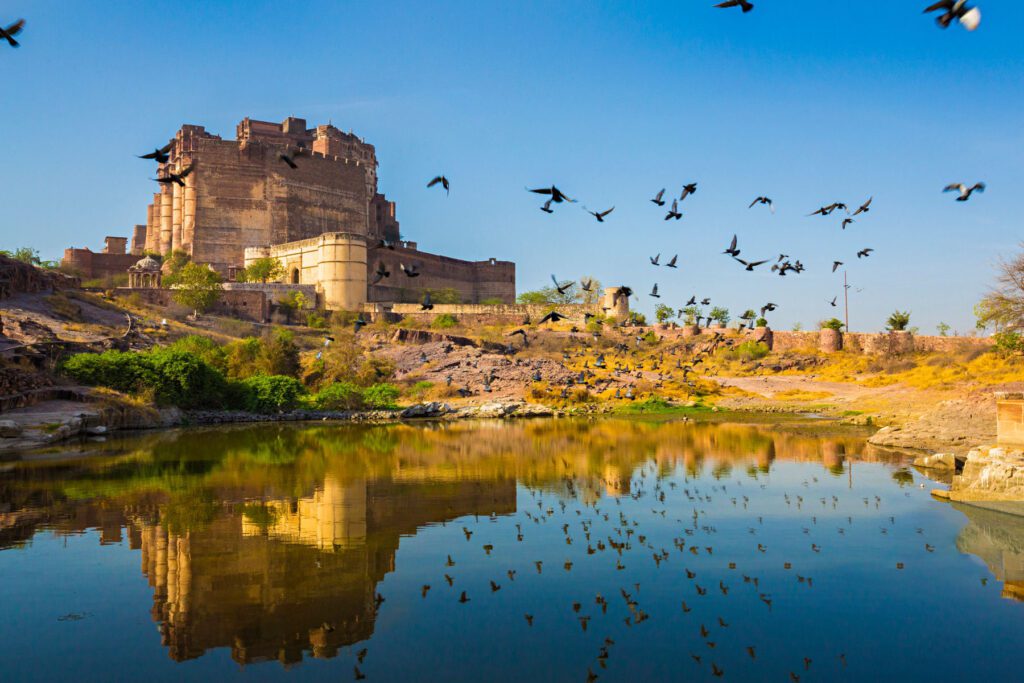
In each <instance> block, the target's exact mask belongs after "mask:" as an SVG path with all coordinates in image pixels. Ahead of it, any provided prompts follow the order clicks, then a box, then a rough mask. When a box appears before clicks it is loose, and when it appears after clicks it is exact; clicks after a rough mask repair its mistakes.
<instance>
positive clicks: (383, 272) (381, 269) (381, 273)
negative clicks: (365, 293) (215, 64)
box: [370, 261, 391, 285]
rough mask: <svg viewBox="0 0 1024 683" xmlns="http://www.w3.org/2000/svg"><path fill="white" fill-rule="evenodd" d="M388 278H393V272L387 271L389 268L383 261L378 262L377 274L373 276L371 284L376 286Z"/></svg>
mask: <svg viewBox="0 0 1024 683" xmlns="http://www.w3.org/2000/svg"><path fill="white" fill-rule="evenodd" d="M386 277H391V271H390V270H388V269H387V266H385V265H384V262H383V261H378V262H377V272H375V273H374V274H373V282H371V283H370V284H373V285H375V284H377V283H378V282H380V281H381V280H383V279H384V278H386Z"/></svg>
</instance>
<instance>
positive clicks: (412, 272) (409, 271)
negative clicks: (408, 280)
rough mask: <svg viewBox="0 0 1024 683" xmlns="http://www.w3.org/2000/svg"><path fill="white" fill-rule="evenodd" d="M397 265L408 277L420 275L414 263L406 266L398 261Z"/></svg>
mask: <svg viewBox="0 0 1024 683" xmlns="http://www.w3.org/2000/svg"><path fill="white" fill-rule="evenodd" d="M398 267H399V269H400V270H401V271H402V272H403V273H405V274H406V275H407V276H408V277H419V276H420V271H419V268H418V267H416V266H414V265H408V266H407V265H405V264H404V263H399V264H398Z"/></svg>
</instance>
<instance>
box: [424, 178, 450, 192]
mask: <svg viewBox="0 0 1024 683" xmlns="http://www.w3.org/2000/svg"><path fill="white" fill-rule="evenodd" d="M438 184H440V185H441V187H443V188H444V192H445V194H448V192H449V187H448V178H446V177H444V176H443V175H439V176H434V179H433V180H431V181H430V182H429V183H427V187H428V188H429V187H433V186H434V185H438Z"/></svg>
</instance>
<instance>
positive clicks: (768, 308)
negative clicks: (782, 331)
mask: <svg viewBox="0 0 1024 683" xmlns="http://www.w3.org/2000/svg"><path fill="white" fill-rule="evenodd" d="M776 308H778V304H773V303H771V302H769V303H766V304H765V305H764V306H762V307H761V317H762V318H763V317H764V314H765V313H771V312H772V311H774V310H775V309H776Z"/></svg>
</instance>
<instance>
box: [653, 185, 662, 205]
mask: <svg viewBox="0 0 1024 683" xmlns="http://www.w3.org/2000/svg"><path fill="white" fill-rule="evenodd" d="M664 196H665V188H662V189H661V192H659V193H658V194H656V195H654V199H652V200H651V201H652V202H654V203H655V204H657V205H658V206H665V200H664V199H662V197H664Z"/></svg>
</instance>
